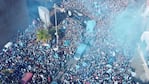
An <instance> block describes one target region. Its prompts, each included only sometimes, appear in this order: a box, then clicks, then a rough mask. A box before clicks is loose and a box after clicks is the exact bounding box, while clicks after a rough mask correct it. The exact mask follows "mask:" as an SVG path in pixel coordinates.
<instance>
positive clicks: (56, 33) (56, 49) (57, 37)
mask: <svg viewBox="0 0 149 84" xmlns="http://www.w3.org/2000/svg"><path fill="white" fill-rule="evenodd" d="M54 12H55V30H56V32H55V35H56V48H55V49H54V50H55V51H58V39H59V36H58V27H57V15H56V4H54Z"/></svg>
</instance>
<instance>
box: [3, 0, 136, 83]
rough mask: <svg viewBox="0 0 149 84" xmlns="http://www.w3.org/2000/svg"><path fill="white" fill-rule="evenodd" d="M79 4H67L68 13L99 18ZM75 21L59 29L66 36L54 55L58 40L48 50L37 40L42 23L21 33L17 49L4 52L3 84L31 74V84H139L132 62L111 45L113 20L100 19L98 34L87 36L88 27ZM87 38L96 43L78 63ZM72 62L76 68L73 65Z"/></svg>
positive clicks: (66, 20) (12, 47)
mask: <svg viewBox="0 0 149 84" xmlns="http://www.w3.org/2000/svg"><path fill="white" fill-rule="evenodd" d="M107 1H108V0H107ZM112 1H116V2H117V0H112ZM122 1H123V3H121V0H118V2H117V3H116V4H119V3H121V4H119V5H116V6H118V7H114V6H115V5H114V4H112V6H111V8H112V7H113V10H114V9H115V10H114V12H115V11H116V10H119V9H120V8H119V7H121V5H122V6H123V7H125V5H126V3H127V2H126V3H124V1H125V0H122ZM70 2H71V3H70ZM79 3H80V4H81V3H83V2H79ZM79 3H78V2H77V1H74V0H70V1H66V0H65V1H64V2H63V5H64V8H67V9H71V8H76V10H80V12H82V13H83V14H84V16H88V17H90V19H95V18H96V17H95V16H92V15H90V12H88V11H87V10H86V9H85V7H83V5H82V4H81V5H79ZM111 3H112V2H110V1H109V2H108V4H111ZM113 3H115V2H113ZM101 4H102V2H101ZM124 4H125V5H124ZM78 5H79V6H78ZM77 7H78V8H77ZM82 7H83V8H82ZM116 8H119V9H116ZM83 11H84V12H83ZM111 11H112V10H111ZM74 18H75V17H74ZM74 18H69V17H68V18H66V19H65V20H64V21H63V22H62V23H61V24H60V26H59V27H60V28H63V29H64V30H65V36H64V37H63V38H61V39H60V41H59V50H58V51H54V47H55V39H53V40H52V41H51V42H48V44H49V45H50V46H48V47H47V46H43V45H42V42H40V41H37V40H36V39H37V38H36V31H37V29H38V28H40V27H42V23H40V20H35V22H33V24H32V25H30V26H29V27H28V28H27V29H26V31H25V32H19V34H18V35H17V38H16V40H15V41H14V42H13V45H12V46H11V47H10V48H8V49H3V51H2V52H0V83H2V84H18V83H19V82H20V80H21V78H22V77H23V74H24V73H26V72H31V73H33V77H32V79H31V80H30V81H29V83H30V84H48V83H52V81H56V82H57V83H58V84H136V81H135V79H134V78H133V74H132V72H133V71H134V70H133V69H132V68H131V66H130V63H129V60H130V59H129V58H127V56H124V54H123V53H122V52H121V51H119V50H118V49H117V47H116V45H115V44H112V42H110V41H111V38H110V36H109V35H110V33H109V31H108V29H107V28H106V27H107V26H106V25H107V24H108V23H106V22H109V19H107V18H106V17H103V16H102V17H101V18H99V19H100V20H99V19H96V22H97V23H98V24H97V25H96V27H95V30H96V31H95V32H94V33H95V34H91V35H89V34H86V32H85V26H83V25H82V24H80V21H79V20H77V19H74ZM81 20H82V19H81ZM102 21H105V22H102ZM104 28H105V29H104ZM108 34H109V35H108ZM84 37H88V38H95V40H94V42H93V44H92V45H91V46H90V48H89V49H88V50H87V51H86V52H85V53H84V54H83V57H81V58H80V60H75V59H73V57H74V55H75V51H76V49H77V45H78V44H79V43H81V42H84ZM67 41H68V42H67ZM65 43H66V44H65ZM72 60H73V61H74V63H75V64H74V66H71V65H69V63H70V61H72ZM73 61H72V62H73Z"/></svg>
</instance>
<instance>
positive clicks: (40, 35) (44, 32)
mask: <svg viewBox="0 0 149 84" xmlns="http://www.w3.org/2000/svg"><path fill="white" fill-rule="evenodd" d="M36 36H37V41H42V42H47V41H48V40H51V39H52V38H51V34H49V32H48V29H39V30H38V31H37V33H36Z"/></svg>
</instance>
